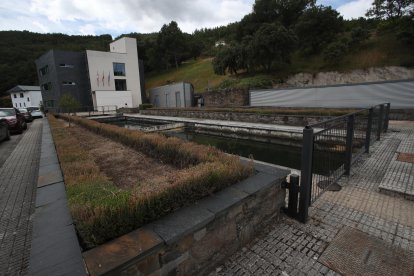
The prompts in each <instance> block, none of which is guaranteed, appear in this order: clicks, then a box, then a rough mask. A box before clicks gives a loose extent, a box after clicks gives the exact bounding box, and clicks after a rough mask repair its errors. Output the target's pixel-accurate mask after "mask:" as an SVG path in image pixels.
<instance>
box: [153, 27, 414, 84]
mask: <svg viewBox="0 0 414 276" xmlns="http://www.w3.org/2000/svg"><path fill="white" fill-rule="evenodd" d="M211 62H212V59H211V58H208V59H199V60H196V61H189V62H187V63H186V64H184V65H183V66H182V67H180V68H179V69H175V68H174V69H171V70H169V71H167V72H163V73H160V74H156V73H152V74H149V75H147V76H146V90H147V91H148V89H150V88H152V87H157V86H161V85H165V84H167V83H169V82H179V81H188V82H191V83H192V84H193V85H194V87H195V91H196V92H203V91H205V90H206V89H207V87H208V86H209V87H210V88H217V87H219V86H221V87H238V86H245V87H247V86H250V87H257V88H264V87H268V86H271V83H277V82H280V81H282V80H283V79H285V78H286V77H287V76H288V75H289V74H295V73H299V72H304V73H317V72H321V71H339V72H346V71H350V70H355V69H365V68H370V67H384V66H406V67H412V66H414V51H412V49H411V48H410V47H409V46H408V45H404V44H402V43H401V42H399V41H398V40H397V39H396V37H395V35H394V34H391V33H388V34H384V35H382V36H377V35H372V36H371V38H370V39H369V40H367V41H366V42H364V43H362V44H361V45H360V47H359V48H358V49H353V50H352V51H350V52H349V53H347V54H346V55H345V56H343V58H342V59H341V60H340V62H339V63H337V64H334V65H332V64H326V63H325V62H324V60H323V58H322V56H321V55H313V56H307V57H304V56H300V55H298V54H295V55H294V56H293V57H292V64H291V65H290V66H289V67H285V68H283V69H282V70H280V71H278V72H273V73H266V74H263V73H260V72H256V73H254V74H245V73H244V74H239V75H237V76H235V75H229V74H227V75H225V76H221V75H216V74H214V72H213V67H212V63H211Z"/></svg>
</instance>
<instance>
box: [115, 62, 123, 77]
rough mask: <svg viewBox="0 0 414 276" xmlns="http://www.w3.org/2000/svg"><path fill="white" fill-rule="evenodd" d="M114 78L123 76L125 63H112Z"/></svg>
mask: <svg viewBox="0 0 414 276" xmlns="http://www.w3.org/2000/svg"><path fill="white" fill-rule="evenodd" d="M114 76H125V63H116V62H114Z"/></svg>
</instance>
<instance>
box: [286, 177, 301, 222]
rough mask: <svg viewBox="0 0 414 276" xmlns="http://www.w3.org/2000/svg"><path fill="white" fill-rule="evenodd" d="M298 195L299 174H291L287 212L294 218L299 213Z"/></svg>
mask: <svg viewBox="0 0 414 276" xmlns="http://www.w3.org/2000/svg"><path fill="white" fill-rule="evenodd" d="M298 195H299V175H297V174H291V175H290V185H289V202H288V209H287V213H288V214H289V216H291V217H293V218H296V216H297V214H298Z"/></svg>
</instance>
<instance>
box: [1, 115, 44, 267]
mask: <svg viewBox="0 0 414 276" xmlns="http://www.w3.org/2000/svg"><path fill="white" fill-rule="evenodd" d="M41 134H42V120H35V121H34V122H33V123H32V124H31V125H30V127H29V129H28V130H27V131H25V132H24V134H23V137H22V138H21V140H20V142H19V144H18V145H17V146H16V148H15V149H14V150H13V152H12V153H11V154H10V156H9V157H8V158H7V160H6V162H5V163H4V164H3V166H1V167H0V274H1V275H22V274H26V273H27V268H28V258H29V253H30V243H31V232H32V214H33V212H34V200H35V191H36V184H37V175H38V170H39V157H40V145H41V143H40V139H41V136H42V135H41Z"/></svg>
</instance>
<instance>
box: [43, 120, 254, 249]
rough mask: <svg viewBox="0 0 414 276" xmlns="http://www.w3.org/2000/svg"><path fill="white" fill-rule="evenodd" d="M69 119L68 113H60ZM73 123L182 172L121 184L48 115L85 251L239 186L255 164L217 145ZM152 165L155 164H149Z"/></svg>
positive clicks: (85, 122)
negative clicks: (126, 185)
mask: <svg viewBox="0 0 414 276" xmlns="http://www.w3.org/2000/svg"><path fill="white" fill-rule="evenodd" d="M59 117H61V118H62V119H67V118H68V116H66V115H59ZM71 120H72V122H74V123H76V124H77V125H79V126H82V127H84V128H87V129H89V130H91V131H92V132H94V133H96V134H99V135H102V136H105V137H107V138H110V139H112V140H114V141H117V142H119V143H122V144H124V145H126V146H128V147H130V148H132V149H134V150H137V151H140V152H142V153H144V154H145V155H149V156H151V157H153V158H155V159H158V160H160V162H167V163H169V164H171V165H174V166H176V167H177V168H178V169H177V174H175V175H174V177H172V178H171V179H168V180H167V181H166V183H162V185H157V183H154V182H151V179H147V180H146V183H140V185H139V186H138V185H136V186H134V187H129V188H119V187H117V186H116V185H115V184H114V183H113V181H111V179H110V178H108V177H107V175H106V174H105V171H102V170H101V168H100V167H99V166H98V165H97V163H95V161H94V160H93V158H91V156H90V154H89V153H88V151H87V150H85V148H82V146H81V145H80V143H79V141H78V140H77V137H76V136H73V135H71V132H70V131H69V128H66V127H64V122H63V121H61V120H57V119H56V118H55V117H54V116H49V122H50V126H51V128H52V134H53V138H54V141H55V144H56V148H57V152H58V155H59V160H60V163H61V167H62V170H63V173H64V178H65V183H66V189H67V194H68V200H69V207H70V209H71V213H72V216H73V219H74V221H75V224H76V228H77V231H78V233H79V236H80V239H81V241H82V244H83V247H84V249H87V248H91V247H94V246H96V245H98V244H102V243H104V242H106V241H108V240H110V239H113V238H115V237H117V236H120V235H122V234H125V233H128V232H130V231H132V230H134V229H136V228H138V227H140V226H142V225H144V224H145V223H148V222H150V221H152V220H155V219H158V218H160V217H162V216H164V215H166V214H168V213H170V212H172V211H174V210H176V209H178V208H180V207H182V206H186V205H189V204H191V203H194V202H195V201H197V200H199V199H200V198H202V197H205V196H207V195H209V194H211V193H214V192H216V191H218V190H220V189H223V188H225V187H227V186H229V185H231V184H234V183H236V182H238V181H240V180H242V179H244V178H246V177H247V176H248V175H250V174H251V173H252V172H253V170H252V167H245V166H243V165H242V164H241V163H240V161H239V159H238V158H237V157H234V156H229V155H226V154H224V153H222V152H220V151H218V150H217V149H215V148H212V147H206V146H201V145H196V144H193V143H191V142H186V141H182V140H179V139H177V138H167V137H164V136H161V135H158V134H145V133H143V132H139V131H135V130H129V129H124V128H120V127H117V126H112V125H107V124H101V123H98V122H95V121H90V120H87V119H83V118H79V117H71ZM148 169H151V168H148Z"/></svg>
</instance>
